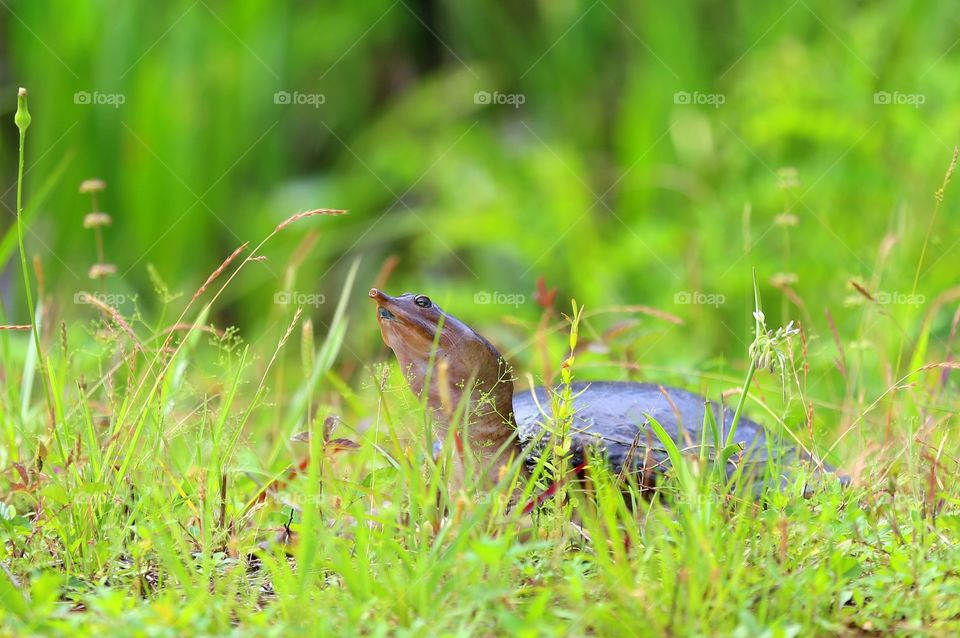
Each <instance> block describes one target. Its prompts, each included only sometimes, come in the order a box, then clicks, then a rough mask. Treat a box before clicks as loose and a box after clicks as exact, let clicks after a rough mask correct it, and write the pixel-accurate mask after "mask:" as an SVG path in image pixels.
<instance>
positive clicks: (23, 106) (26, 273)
mask: <svg viewBox="0 0 960 638" xmlns="http://www.w3.org/2000/svg"><path fill="white" fill-rule="evenodd" d="M15 121H16V124H17V129H19V131H20V152H19V156H18V162H17V241H18V243H19V246H20V269H21V271H22V272H23V290H24V293H25V294H26V296H27V310H28V311H29V312H30V332H32V333H33V345H34V347H35V348H36V349H37V367H38V368H39V369H40V380H41V381H42V382H43V392H44V395H45V397H46V400H47V408H48V409H49V411H50V427H51V428H54V427H55V425H56V421H57V419H56V410H55V408H54V405H53V396H52V395H51V393H50V382H49V379H48V378H47V367H46V361H45V360H44V358H43V351H42V350H41V349H40V333H39V330H37V313H36V306H35V305H34V303H33V291H32V290H31V288H30V270H29V268H28V267H27V251H26V249H25V248H24V243H23V164H24V160H23V157H24V146H25V145H26V139H27V127H29V126H30V116H29V114H28V113H27V92H26V90H24V89H20V93H19V95H18V96H17V115H16V117H15ZM61 452H63V450H61Z"/></svg>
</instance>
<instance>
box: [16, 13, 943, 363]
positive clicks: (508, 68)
mask: <svg viewBox="0 0 960 638" xmlns="http://www.w3.org/2000/svg"><path fill="white" fill-rule="evenodd" d="M958 26H960V16H958V14H957V12H956V11H955V8H954V7H953V6H952V5H950V4H949V3H916V2H912V1H910V0H883V1H878V2H872V3H863V2H859V1H852V0H844V1H838V0H830V1H829V2H827V1H823V2H815V1H813V0H810V1H809V2H808V1H804V0H796V1H793V0H787V1H783V2H779V1H775V2H765V3H758V2H753V1H746V0H744V1H732V2H717V1H701V2H696V1H677V2H670V3H664V2H636V1H620V0H550V1H540V2H533V1H530V2H527V1H524V2H512V1H511V2H506V1H504V2H489V1H479V0H456V1H445V0H421V1H415V0H369V1H367V2H353V1H351V2H335V1H334V2H330V1H328V2H323V3H312V2H283V3H278V2H261V1H256V0H250V1H239V0H237V1H231V2H225V1H224V2H221V1H216V0H184V1H170V2H144V3H131V2H126V1H123V0H100V1H78V2H71V3H63V2H56V1H54V0H20V1H15V0H5V1H4V2H3V3H2V6H0V33H2V36H0V38H2V39H0V111H2V113H0V115H2V119H3V121H4V122H5V124H3V126H2V127H0V144H2V147H0V148H2V154H0V176H2V183H0V187H2V189H3V192H2V203H3V207H2V216H0V232H3V233H4V236H5V237H6V240H5V241H4V244H3V253H2V255H0V256H2V257H3V263H4V264H5V265H4V273H3V276H2V277H3V279H2V281H3V284H2V289H3V300H4V307H5V309H6V314H7V315H8V317H9V318H11V322H15V321H14V320H15V319H16V318H23V315H24V312H25V311H24V309H23V308H22V306H21V305H20V304H21V301H20V300H21V299H22V296H21V295H20V292H19V281H20V275H19V272H17V270H18V266H17V262H16V259H17V257H16V251H15V245H14V244H13V243H11V242H10V241H7V240H9V239H10V235H9V233H7V231H8V230H9V229H10V228H11V223H12V221H13V219H14V216H13V212H12V211H13V209H14V207H15V188H8V187H10V186H11V185H14V184H15V177H16V173H15V171H16V129H15V128H14V126H13V113H14V110H15V106H16V99H15V96H16V88H17V87H18V86H26V87H28V89H29V91H30V110H31V113H32V115H33V124H32V126H31V128H30V131H29V134H28V142H27V146H28V148H27V164H26V167H27V171H28V172H27V178H26V190H25V193H26V195H25V196H26V202H27V206H28V210H27V213H28V215H29V226H30V232H29V234H28V237H27V244H28V250H29V251H30V252H31V253H32V254H34V255H38V256H39V257H40V259H41V260H42V266H43V269H44V276H45V282H46V286H47V289H48V290H50V291H53V292H56V293H57V294H58V295H61V294H62V297H58V298H60V299H63V300H65V301H64V302H63V303H64V305H67V304H68V302H69V299H70V295H72V294H74V293H75V292H76V291H78V290H87V289H95V288H96V287H97V285H98V284H96V283H95V282H91V281H90V279H89V277H88V269H89V268H90V266H91V265H92V264H93V263H94V262H96V261H98V257H97V249H96V243H95V239H94V235H93V231H92V230H89V229H84V228H83V225H82V223H83V218H84V215H85V214H86V213H88V212H90V211H91V206H92V204H91V200H90V197H89V196H88V195H81V194H80V193H78V187H79V185H80V183H81V181H82V180H84V179H87V178H92V177H98V178H102V179H103V180H105V182H106V184H107V188H106V190H105V191H103V192H102V193H100V194H99V195H98V208H100V209H102V210H103V211H105V212H107V213H109V215H110V216H111V217H112V220H113V225H112V226H111V227H109V228H106V229H105V230H104V254H105V260H106V261H107V262H108V263H110V264H114V265H115V266H116V274H115V275H113V276H111V277H108V278H107V279H106V281H105V284H104V285H105V289H106V290H107V291H110V292H113V293H116V294H117V295H118V297H117V299H118V300H120V301H122V302H123V304H125V305H124V306H123V307H122V308H121V310H122V311H123V312H124V313H126V314H128V315H129V314H133V312H134V308H137V309H138V310H139V312H141V313H143V316H145V317H150V316H151V313H155V312H156V309H157V306H158V304H159V302H158V294H157V293H156V291H155V289H156V279H157V277H159V278H160V279H162V280H163V281H164V282H166V284H167V285H168V286H169V287H170V289H171V290H172V291H179V292H183V293H184V294H185V298H186V299H189V296H190V295H191V294H192V292H193V291H194V290H196V288H197V287H199V286H200V285H201V284H202V283H203V281H204V280H205V279H206V277H207V275H208V274H209V273H210V272H211V271H212V270H214V269H215V268H216V267H217V265H218V264H219V263H220V262H221V261H222V260H223V259H224V258H225V257H226V256H227V255H228V254H230V252H232V251H233V250H234V248H236V247H237V246H239V245H240V244H241V243H243V242H245V241H251V242H253V243H254V244H255V243H257V242H258V241H259V240H260V239H262V238H263V237H265V236H266V235H267V234H268V233H270V232H271V231H272V230H273V229H274V227H275V226H276V225H277V224H278V223H279V222H280V221H282V220H283V219H285V218H287V217H288V216H290V215H291V214H293V213H296V212H298V211H303V210H308V209H313V208H318V207H329V208H345V209H349V210H350V215H349V216H342V217H336V218H313V219H308V220H303V221H301V222H298V223H297V224H296V225H293V226H290V227H289V228H287V229H285V230H284V231H283V232H282V233H281V234H279V235H278V236H277V237H276V238H274V239H273V240H271V243H270V244H269V245H268V246H267V247H266V249H265V251H264V252H265V254H267V255H268V256H269V260H268V261H266V262H263V263H258V264H254V265H253V266H254V267H252V268H249V269H248V270H246V271H245V272H244V273H243V275H242V276H241V277H239V278H238V280H237V281H236V282H235V284H232V285H231V287H230V288H229V289H228V291H227V293H226V296H225V297H224V298H222V300H221V303H220V304H218V309H217V313H219V314H218V315H217V317H216V320H217V321H218V322H219V323H220V324H227V325H229V324H235V325H238V326H240V327H241V331H243V330H244V329H247V330H253V329H255V328H256V329H262V328H263V327H264V325H265V324H266V323H267V322H269V321H272V320H274V319H278V318H281V317H283V316H284V315H285V313H288V312H289V309H284V308H281V309H278V308H277V305H278V304H277V299H278V297H277V293H278V292H280V291H286V292H287V293H288V295H289V294H290V293H293V294H295V295H299V297H289V296H288V298H292V299H294V301H296V299H298V298H299V299H300V301H301V302H302V303H304V304H305V308H306V310H307V311H308V312H309V313H310V314H311V316H313V317H314V319H315V320H316V321H317V322H318V330H319V331H321V332H322V328H321V327H320V326H322V325H324V322H326V321H328V320H329V317H330V315H332V313H333V311H334V306H335V303H334V301H335V300H336V299H337V298H338V296H339V294H340V291H341V289H342V288H343V286H344V281H345V279H346V275H347V272H348V270H349V268H350V265H351V263H352V262H353V261H354V260H355V259H356V258H358V257H362V261H361V262H360V267H359V271H358V275H357V279H356V282H355V284H354V286H353V288H352V290H351V293H350V294H351V302H350V305H349V314H350V315H351V330H350V332H349V335H348V337H347V350H346V351H345V352H349V353H352V355H353V356H355V357H356V358H357V359H358V360H366V359H368V358H369V357H376V356H379V357H382V356H383V355H384V352H383V349H382V344H381V343H380V340H379V335H378V333H377V329H376V325H375V321H374V319H373V312H372V308H370V307H369V303H368V301H367V300H366V299H365V298H364V297H365V295H366V291H367V289H368V288H369V287H370V285H372V284H373V283H374V282H375V281H378V273H380V278H379V280H380V281H381V282H382V281H384V280H385V281H386V286H385V287H386V289H387V290H388V291H391V292H402V291H406V290H411V291H417V292H423V293H427V294H429V295H430V296H431V297H433V298H434V299H436V300H437V301H438V302H439V303H441V304H442V305H444V307H445V308H446V309H447V310H449V311H451V312H452V313H454V314H456V315H457V316H459V317H461V318H462V319H464V320H465V321H467V322H468V323H471V324H473V325H475V326H477V327H478V328H480V329H481V331H483V332H485V333H487V334H489V335H490V336H491V337H492V338H493V340H494V341H495V342H496V343H497V344H498V345H499V346H501V347H502V348H503V349H504V350H506V351H509V352H510V353H511V354H513V355H514V356H515V357H516V358H517V359H519V361H518V363H520V364H521V365H527V364H529V362H530V360H532V359H533V357H534V354H533V353H532V352H531V351H530V349H525V348H524V347H523V344H524V343H525V339H527V338H528V336H529V335H527V334H525V331H524V329H523V327H526V329H527V331H529V328H530V327H531V326H532V325H535V324H536V322H537V321H538V319H539V318H540V317H541V314H542V312H543V308H542V307H541V306H540V305H538V304H537V303H535V295H534V292H535V290H536V282H537V279H538V278H539V277H543V278H544V281H545V284H546V288H547V289H548V290H550V289H553V288H556V289H557V297H556V301H555V303H554V306H555V307H556V308H557V309H558V310H562V311H566V310H567V309H568V308H569V300H570V299H571V298H575V299H576V300H577V301H578V302H580V303H583V304H586V306H587V308H588V309H591V308H592V309H599V308H602V307H606V306H610V305H617V304H645V305H647V306H650V307H652V308H655V309H658V310H660V311H663V312H667V313H669V314H670V315H672V316H673V317H676V318H677V319H679V320H681V321H682V322H683V323H682V324H679V323H676V322H671V321H668V320H665V319H663V318H658V317H655V316H651V315H649V314H643V313H640V314H632V315H630V317H631V319H630V322H629V325H627V328H629V329H628V330H624V331H621V332H611V333H609V334H616V336H615V337H610V338H611V339H614V338H615V339H620V340H627V341H628V343H627V345H628V346H629V349H628V350H627V352H630V353H631V354H630V356H633V357H635V358H637V359H642V360H643V361H645V362H648V363H651V364H658V365H662V366H666V367H674V368H685V369H686V368H689V369H693V368H697V369H700V370H705V369H707V370H717V371H718V372H721V373H726V372H729V370H730V368H729V366H730V365H734V366H735V370H737V372H736V374H738V375H739V374H740V371H742V369H743V367H744V365H743V362H744V361H745V359H746V348H747V344H748V343H749V341H750V340H751V338H752V336H751V329H752V325H753V318H752V317H751V314H750V313H751V310H752V309H753V293H752V284H751V268H756V272H757V278H758V280H759V282H760V288H761V293H762V295H763V299H764V309H765V311H766V315H767V319H768V323H769V325H770V327H774V326H776V325H781V324H785V323H786V322H787V321H789V320H800V321H802V322H803V324H804V327H805V329H806V330H807V331H808V334H809V336H810V337H811V344H810V345H809V347H810V350H811V356H812V357H820V358H821V359H822V360H823V361H824V362H825V366H824V367H825V369H828V370H829V369H830V368H831V367H832V364H831V363H830V362H832V361H833V358H834V357H836V356H837V352H836V351H835V349H834V346H833V339H832V338H831V335H830V327H829V320H828V318H827V314H826V312H825V311H829V313H830V315H831V316H832V320H833V321H834V322H835V324H836V326H837V330H838V332H839V335H840V337H841V338H842V339H844V340H849V339H855V340H856V343H854V344H852V345H851V347H852V348H854V349H856V348H857V347H859V348H860V349H861V350H863V351H864V352H867V353H869V352H870V350H871V348H872V347H873V345H874V344H871V343H870V339H869V335H870V332H869V330H870V325H866V324H871V323H872V322H887V323H882V324H879V328H877V329H878V330H881V331H883V332H891V331H892V332H894V333H896V332H897V330H900V331H902V333H903V335H904V336H905V338H907V339H909V338H910V337H911V335H914V334H916V333H917V331H918V330H919V327H920V324H921V321H922V319H923V317H924V316H925V313H927V312H931V313H933V315H932V319H931V320H932V321H933V335H934V336H935V337H936V338H937V339H940V341H941V343H942V342H943V341H945V340H946V339H947V337H948V333H949V331H950V318H951V314H952V312H951V311H952V309H948V310H950V311H948V310H943V311H942V312H941V311H940V309H939V306H938V305H937V304H936V303H934V300H935V299H936V297H937V295H939V294H940V293H942V292H943V291H945V290H948V289H949V288H950V287H952V286H954V285H955V284H956V280H957V277H956V275H957V266H958V259H957V256H958V255H960V253H958V250H957V248H958V246H957V242H958V241H960V232H958V231H960V220H958V216H957V214H956V211H957V203H956V202H957V201H960V198H958V197H957V196H954V194H953V193H951V192H950V191H949V189H948V190H947V194H946V198H945V201H944V204H943V206H942V208H941V209H940V210H939V212H935V210H936V201H935V198H934V193H935V192H936V191H937V189H938V188H940V186H941V184H942V182H943V177H944V174H945V172H946V171H947V168H948V166H949V164H950V161H951V157H952V153H953V148H954V145H955V144H956V143H957V140H958V137H960V136H958V133H960V101H958V100H957V97H958V95H960V44H958V42H960V29H958ZM312 233H316V236H315V237H312V235H311V234H312ZM305 238H307V239H306V240H305ZM313 239H315V240H316V241H315V242H314V243H312V244H311V243H310V242H311V241H312V240H313ZM927 239H928V241H926V242H925V240H927ZM305 241H306V242H307V244H308V245H307V244H304V242H305ZM925 243H926V248H924V246H925ZM298 247H299V248H298ZM307 248H309V250H306V249H307ZM291 259H295V260H298V263H300V265H299V267H298V269H297V271H296V277H295V278H294V277H293V275H292V271H290V272H288V265H289V263H290V260H291ZM299 260H302V261H299ZM385 264H386V267H385ZM150 267H152V268H153V269H154V272H155V275H156V276H155V277H153V278H152V277H151V274H150V269H151V268H150ZM387 273H389V276H388V277H387V276H386V275H387ZM851 280H855V281H857V282H859V283H860V284H861V285H862V286H863V287H864V288H865V290H867V291H868V292H870V293H871V294H873V295H874V297H876V298H877V300H878V304H879V305H880V306H881V308H880V310H881V312H880V313H874V314H871V315H869V316H868V315H865V314H864V304H867V303H868V301H867V300H866V299H865V297H864V296H863V295H862V294H860V293H858V292H857V291H856V290H854V288H853V287H852V286H851V285H850V283H849V282H850V281H851ZM311 295H312V296H311ZM131 300H132V301H131ZM70 312H73V310H71V311H70ZM79 312H81V313H82V312H89V314H90V315H91V317H93V316H95V313H93V312H92V311H89V310H85V309H82V308H81V309H79ZM883 315H889V316H890V317H892V319H893V323H892V324H891V323H889V320H888V319H887V318H884V317H883ZM620 319H622V317H621V318H620ZM616 325H619V324H615V323H614V322H613V321H612V320H611V322H608V324H607V325H605V326H602V327H603V328H604V329H614V328H615V326H616ZM891 325H895V326H897V328H891ZM598 330H599V329H598ZM598 334H599V333H598ZM602 341H603V339H602V338H600V337H599V336H598V337H597V342H598V343H601V342H602ZM621 345H622V343H621ZM888 345H889V347H890V348H893V350H894V354H896V352H895V350H896V347H897V343H896V342H891V343H890V344H888ZM601 346H602V343H601ZM883 347H887V346H886V345H885V346H883ZM602 350H603V348H602V347H599V348H598V351H602ZM601 354H602V352H601ZM887 354H889V353H887ZM344 356H345V357H349V356H350V355H349V354H344ZM864 356H869V354H867V355H864ZM730 360H732V361H733V362H734V363H733V364H730V363H728V361H730ZM864 369H866V370H867V374H869V375H873V376H876V377H878V378H887V377H888V376H889V374H890V371H889V370H886V371H884V370H882V369H880V366H879V364H877V365H875V366H874V365H871V364H870V363H869V362H867V363H865V364H864ZM608 374H609V373H608Z"/></svg>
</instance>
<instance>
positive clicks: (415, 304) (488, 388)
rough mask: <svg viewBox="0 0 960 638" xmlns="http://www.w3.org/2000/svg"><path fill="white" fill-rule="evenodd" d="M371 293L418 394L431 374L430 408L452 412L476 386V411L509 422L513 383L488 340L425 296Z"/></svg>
mask: <svg viewBox="0 0 960 638" xmlns="http://www.w3.org/2000/svg"><path fill="white" fill-rule="evenodd" d="M369 295H370V298H371V299H373V301H374V302H376V304H377V322H378V323H379V324H380V334H381V336H382V337H383V341H384V343H386V344H387V346H389V347H390V349H391V350H393V352H394V354H396V356H397V360H398V361H399V362H400V366H401V368H402V369H403V371H404V374H405V375H406V376H407V381H408V382H409V384H410V387H411V388H412V389H413V391H414V392H415V393H416V394H417V395H418V396H419V395H421V394H422V392H423V388H424V384H425V383H426V379H427V377H428V376H429V378H430V388H429V394H428V397H427V402H428V404H429V405H430V407H431V408H433V409H434V410H435V411H436V412H438V413H442V414H446V415H449V414H451V413H452V411H453V410H455V409H456V408H457V405H458V403H459V402H460V400H461V399H462V398H463V393H464V390H465V389H466V388H468V387H472V388H473V394H472V396H471V406H470V408H471V412H476V413H477V415H479V416H484V415H486V414H489V413H491V412H496V413H498V415H499V417H500V418H501V419H504V420H505V419H509V418H510V414H511V412H512V410H513V383H512V379H511V378H510V374H509V370H508V367H507V365H506V362H505V361H504V360H503V357H501V356H500V353H499V352H497V350H496V348H494V347H493V345H491V344H490V342H489V341H487V340H486V339H484V338H483V337H481V336H480V335H479V334H477V333H476V332H475V331H474V330H473V329H472V328H470V327H469V326H467V325H466V324H465V323H463V322H462V321H460V320H459V319H457V318H456V317H454V316H453V315H450V314H448V313H446V312H444V311H443V310H442V309H441V308H440V307H439V306H438V305H437V304H435V303H434V302H433V301H432V300H431V299H430V298H429V297H427V296H426V295H421V294H414V293H405V294H402V295H400V296H398V297H392V296H390V295H388V294H386V293H384V292H382V291H380V290H377V289H376V288H373V289H372V290H370V293H369ZM431 364H432V365H433V370H431V369H430V366H431ZM441 384H442V386H441ZM475 416H476V415H475ZM471 421H473V419H471Z"/></svg>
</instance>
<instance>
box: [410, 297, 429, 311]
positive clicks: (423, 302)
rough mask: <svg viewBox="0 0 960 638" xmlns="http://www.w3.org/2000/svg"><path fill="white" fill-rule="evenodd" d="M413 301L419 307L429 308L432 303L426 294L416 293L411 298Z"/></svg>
mask: <svg viewBox="0 0 960 638" xmlns="http://www.w3.org/2000/svg"><path fill="white" fill-rule="evenodd" d="M413 303H415V304H417V305H418V306H420V307H421V308H429V307H430V306H432V305H433V302H432V301H430V297H427V296H426V295H417V296H416V297H414V298H413Z"/></svg>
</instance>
